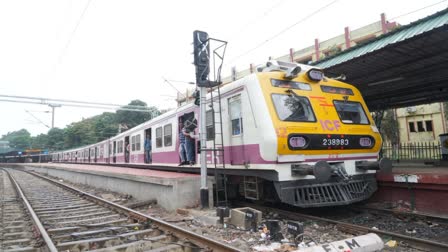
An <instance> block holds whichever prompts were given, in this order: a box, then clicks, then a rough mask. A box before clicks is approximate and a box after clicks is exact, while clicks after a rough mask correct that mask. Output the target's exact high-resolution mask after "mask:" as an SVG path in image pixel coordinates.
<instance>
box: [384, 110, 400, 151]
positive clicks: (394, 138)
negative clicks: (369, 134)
mask: <svg viewBox="0 0 448 252" xmlns="http://www.w3.org/2000/svg"><path fill="white" fill-rule="evenodd" d="M380 132H381V135H382V136H383V138H384V139H385V140H386V141H389V142H391V143H392V144H398V142H399V139H400V136H399V134H400V133H399V129H398V121H397V120H396V119H395V115H394V110H392V109H390V110H387V111H385V112H384V117H383V119H382V121H381V128H380Z"/></svg>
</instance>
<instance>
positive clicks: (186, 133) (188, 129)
mask: <svg viewBox="0 0 448 252" xmlns="http://www.w3.org/2000/svg"><path fill="white" fill-rule="evenodd" d="M178 120H179V129H178V132H179V142H180V145H179V154H180V156H179V159H180V164H195V163H196V154H197V151H196V147H197V146H198V143H199V142H198V140H199V139H198V137H197V135H198V134H197V128H198V121H197V120H196V118H195V115H194V112H190V113H185V114H183V115H182V116H179V118H178ZM182 142H183V145H182Z"/></svg>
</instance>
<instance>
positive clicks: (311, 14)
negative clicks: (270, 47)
mask: <svg viewBox="0 0 448 252" xmlns="http://www.w3.org/2000/svg"><path fill="white" fill-rule="evenodd" d="M337 1H339V0H334V1H332V2H330V3H328V4H326V5H324V6H322V7H320V8H319V9H317V10H315V11H314V12H312V13H310V14H308V15H306V16H305V17H304V18H302V19H300V20H299V21H297V22H295V23H294V24H292V25H290V26H288V27H286V28H285V29H283V30H281V31H280V32H278V33H276V34H275V35H273V36H271V37H269V38H268V39H266V40H265V41H263V42H261V43H259V44H258V45H257V46H255V47H253V48H252V49H249V50H247V51H246V52H244V53H242V54H240V55H238V56H236V57H234V58H233V59H231V60H229V61H228V63H227V64H226V65H228V64H230V63H232V62H234V61H235V60H238V59H239V58H241V57H243V56H246V55H247V54H249V53H251V52H253V51H255V50H257V49H258V48H260V47H262V46H263V45H265V44H267V43H269V42H271V40H273V39H275V38H277V37H278V36H280V35H282V34H283V33H285V32H287V31H288V30H290V29H292V28H293V27H294V26H296V25H298V24H300V23H302V22H304V21H306V20H307V19H309V18H311V17H312V16H314V15H316V14H317V13H319V12H321V11H323V10H324V9H326V8H328V7H329V6H330V5H333V4H334V3H336V2H337Z"/></svg>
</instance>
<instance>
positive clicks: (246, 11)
mask: <svg viewBox="0 0 448 252" xmlns="http://www.w3.org/2000/svg"><path fill="white" fill-rule="evenodd" d="M430 5H433V6H430ZM324 6H326V7H325V8H323V7H324ZM426 6H430V7H427V8H424V7H426ZM447 7H448V1H441V0H427V1H415V0H412V1H410V0H407V1H404V0H398V1H390V0H389V1H386V0H375V1H359V0H358V1H356V0H336V1H334V0H314V1H297V0H246V1H236V0H220V1H216V0H190V1H181V0H164V1H149V0H146V1H145V0H39V1H35V0H0V95H12V96H30V97H45V98H53V99H67V100H76V101H88V102H101V103H113V104H123V105H125V104H128V103H129V102H130V101H131V100H135V99H139V100H142V101H144V102H146V103H147V104H148V105H149V106H156V107H158V108H159V109H167V108H174V107H176V103H175V101H174V99H175V97H176V94H177V92H178V91H181V92H184V91H185V90H186V89H187V88H190V89H191V88H193V87H194V85H190V84H186V83H182V82H175V81H183V82H192V81H194V80H195V70H194V66H193V65H192V62H193V55H192V52H193V47H192V44H191V43H192V40H193V31H194V30H202V31H206V32H207V33H208V34H209V36H210V37H212V38H216V39H220V40H224V41H227V42H228V46H227V50H226V55H225V61H224V62H225V63H224V69H223V77H225V76H227V75H229V73H230V68H231V67H232V66H235V67H236V68H237V69H238V70H243V69H246V68H248V66H249V64H250V63H254V64H261V63H263V62H265V61H266V60H267V59H268V58H269V57H270V56H272V57H279V56H282V55H285V54H288V52H289V49H290V48H294V49H296V50H298V49H301V48H304V47H307V46H311V45H313V43H314V39H315V38H319V40H321V41H323V40H326V39H329V38H332V37H334V36H337V35H340V34H342V33H343V32H344V27H346V26H349V27H350V29H351V30H354V29H356V28H359V27H362V26H365V25H368V24H370V23H373V22H376V21H378V20H380V14H381V13H386V17H387V19H388V20H390V21H396V22H398V23H400V24H402V25H405V24H408V23H410V22H412V21H415V20H418V19H420V18H423V17H425V16H427V15H430V14H433V13H435V12H437V11H440V10H443V9H445V8H447ZM422 8H424V9H422ZM419 9H421V10H419ZM416 10H419V11H416ZM312 13H314V14H313V15H311V16H310V14H312ZM406 14H407V15H406ZM287 28H289V29H287ZM285 29H286V31H285V32H283V33H281V34H279V32H280V31H283V30H285ZM260 45H261V46H260ZM164 79H167V80H170V82H171V84H172V85H169V84H167V83H166V82H165V81H164ZM173 86H174V87H173ZM0 99H2V97H0ZM50 110H51V109H50V108H49V107H48V106H46V105H37V104H22V103H10V102H2V101H0V118H1V121H0V122H1V123H0V136H1V135H4V134H7V133H8V132H12V131H16V130H20V129H22V128H25V129H27V130H28V131H29V132H30V133H31V134H32V135H33V136H36V135H38V134H41V133H47V132H48V130H49V128H48V127H47V126H50V125H51V113H48V111H50ZM55 111H56V112H55V127H59V128H64V127H65V126H66V125H68V124H70V123H72V122H76V121H80V120H82V119H83V118H88V117H91V116H94V115H98V114H101V113H103V112H105V111H109V112H111V111H110V110H101V109H88V108H74V107H68V106H62V107H60V108H56V110H55ZM36 118H37V119H36ZM39 121H40V122H39ZM45 125H47V126H45Z"/></svg>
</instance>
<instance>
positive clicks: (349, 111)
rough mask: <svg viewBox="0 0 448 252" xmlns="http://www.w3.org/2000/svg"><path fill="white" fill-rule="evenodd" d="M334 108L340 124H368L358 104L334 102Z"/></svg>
mask: <svg viewBox="0 0 448 252" xmlns="http://www.w3.org/2000/svg"><path fill="white" fill-rule="evenodd" d="M334 107H335V108H336V111H337V112H338V115H339V118H340V119H341V121H342V123H348V124H369V119H367V116H366V113H365V112H364V109H363V108H362V106H361V103H359V102H349V101H334Z"/></svg>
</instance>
